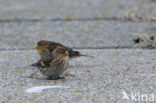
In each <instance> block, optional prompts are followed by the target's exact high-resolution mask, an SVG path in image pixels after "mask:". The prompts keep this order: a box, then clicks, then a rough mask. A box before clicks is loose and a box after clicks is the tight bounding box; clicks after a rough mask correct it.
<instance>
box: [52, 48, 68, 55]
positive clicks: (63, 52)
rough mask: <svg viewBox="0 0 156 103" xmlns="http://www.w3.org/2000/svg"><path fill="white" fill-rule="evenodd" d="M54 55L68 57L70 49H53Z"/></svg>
mask: <svg viewBox="0 0 156 103" xmlns="http://www.w3.org/2000/svg"><path fill="white" fill-rule="evenodd" d="M53 55H54V56H56V57H67V56H69V53H68V51H67V50H66V49H65V48H63V47H57V48H56V49H55V50H54V51H53Z"/></svg>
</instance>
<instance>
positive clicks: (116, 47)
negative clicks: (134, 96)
mask: <svg viewBox="0 0 156 103" xmlns="http://www.w3.org/2000/svg"><path fill="white" fill-rule="evenodd" d="M71 48H72V49H93V50H96V49H156V48H148V47H147V46H142V47H134V46H110V47H71ZM16 50H17V51H18V50H23V51H28V50H35V49H34V48H9V49H7V48H0V51H16Z"/></svg>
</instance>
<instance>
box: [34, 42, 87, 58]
mask: <svg viewBox="0 0 156 103" xmlns="http://www.w3.org/2000/svg"><path fill="white" fill-rule="evenodd" d="M57 47H62V48H64V49H65V50H66V51H68V53H69V58H74V57H79V56H88V55H83V54H81V53H80V52H78V51H74V50H73V49H72V48H70V47H66V46H64V45H63V44H61V43H56V42H52V41H46V40H41V41H39V42H38V43H37V45H36V46H35V48H36V49H37V50H38V53H39V54H40V56H41V58H45V57H48V56H51V54H52V52H53V51H54V50H55V49H56V48H57Z"/></svg>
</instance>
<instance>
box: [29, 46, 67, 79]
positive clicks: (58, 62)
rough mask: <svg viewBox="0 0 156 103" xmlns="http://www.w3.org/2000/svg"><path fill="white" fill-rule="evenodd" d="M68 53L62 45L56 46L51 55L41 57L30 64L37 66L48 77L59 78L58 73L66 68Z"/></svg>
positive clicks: (61, 72)
mask: <svg viewBox="0 0 156 103" xmlns="http://www.w3.org/2000/svg"><path fill="white" fill-rule="evenodd" d="M68 57H69V53H68V51H67V49H65V48H64V47H57V48H56V49H55V50H53V52H52V56H48V57H45V58H41V59H40V60H39V61H37V62H36V63H34V64H32V65H31V66H35V67H38V68H39V70H40V72H41V73H42V74H43V75H45V76H47V77H48V79H52V80H53V79H54V80H57V79H60V78H61V77H60V75H61V74H63V73H64V71H66V70H67V67H68Z"/></svg>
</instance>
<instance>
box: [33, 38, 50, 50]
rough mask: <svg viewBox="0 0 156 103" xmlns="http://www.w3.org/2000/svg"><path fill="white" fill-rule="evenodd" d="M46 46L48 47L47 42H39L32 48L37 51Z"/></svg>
mask: <svg viewBox="0 0 156 103" xmlns="http://www.w3.org/2000/svg"><path fill="white" fill-rule="evenodd" d="M48 45H49V42H48V41H46V40H41V41H39V42H37V44H36V45H35V47H34V48H35V49H37V50H41V49H45V48H47V47H48Z"/></svg>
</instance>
